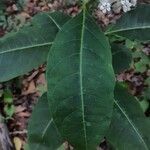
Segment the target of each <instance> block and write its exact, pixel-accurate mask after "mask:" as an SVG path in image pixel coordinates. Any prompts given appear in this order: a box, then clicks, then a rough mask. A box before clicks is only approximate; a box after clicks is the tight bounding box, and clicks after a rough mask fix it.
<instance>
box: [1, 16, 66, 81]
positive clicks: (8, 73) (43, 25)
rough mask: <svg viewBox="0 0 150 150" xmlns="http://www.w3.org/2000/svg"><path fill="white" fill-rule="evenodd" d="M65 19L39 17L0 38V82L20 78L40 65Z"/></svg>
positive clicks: (64, 17) (60, 17) (62, 17)
mask: <svg viewBox="0 0 150 150" xmlns="http://www.w3.org/2000/svg"><path fill="white" fill-rule="evenodd" d="M66 20H68V16H65V15H63V14H61V13H41V14H38V15H37V16H35V17H34V19H33V20H32V23H31V25H30V26H25V27H23V28H22V29H20V30H19V31H18V32H16V33H8V34H7V35H6V36H5V37H3V38H0V82H2V81H7V80H10V79H12V78H14V77H17V76H19V75H23V74H25V73H27V72H28V71H31V70H32V69H33V68H36V67H38V66H39V65H41V64H43V63H44V62H45V61H46V59H47V55H48V51H49V49H50V47H51V45H52V42H53V40H54V39H55V36H56V34H57V32H58V31H59V30H60V28H61V26H62V25H63V23H65V22H66Z"/></svg>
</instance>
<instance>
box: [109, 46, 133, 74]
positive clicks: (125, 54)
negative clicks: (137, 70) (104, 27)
mask: <svg viewBox="0 0 150 150" xmlns="http://www.w3.org/2000/svg"><path fill="white" fill-rule="evenodd" d="M111 49H112V57H113V68H114V71H115V73H116V74H118V73H121V72H122V71H124V70H125V69H127V68H129V66H130V64H131V61H132V53H131V51H130V50H129V49H128V48H127V47H125V46H124V45H122V44H111Z"/></svg>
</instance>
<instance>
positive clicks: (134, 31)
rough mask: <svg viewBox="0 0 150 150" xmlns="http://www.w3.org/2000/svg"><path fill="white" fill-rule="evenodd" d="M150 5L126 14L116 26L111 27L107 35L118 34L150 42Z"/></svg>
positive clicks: (141, 6)
mask: <svg viewBox="0 0 150 150" xmlns="http://www.w3.org/2000/svg"><path fill="white" fill-rule="evenodd" d="M149 14H150V5H148V4H143V5H139V6H137V7H136V8H135V9H134V10H132V11H129V12H127V13H125V14H124V15H123V16H122V17H121V18H120V19H119V20H118V21H117V23H116V24H115V25H111V27H110V28H108V30H107V31H106V35H111V34H116V35H119V36H123V37H126V38H128V39H131V40H135V39H136V40H141V41H149V40H150V34H148V33H149V32H150V19H149Z"/></svg>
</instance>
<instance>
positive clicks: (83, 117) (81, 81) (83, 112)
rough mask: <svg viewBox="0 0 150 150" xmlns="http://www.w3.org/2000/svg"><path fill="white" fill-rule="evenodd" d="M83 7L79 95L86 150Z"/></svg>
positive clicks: (84, 17)
mask: <svg viewBox="0 0 150 150" xmlns="http://www.w3.org/2000/svg"><path fill="white" fill-rule="evenodd" d="M85 11H86V10H85V7H84V8H83V20H82V28H81V43H80V73H79V76H80V94H81V105H82V121H83V131H84V135H85V136H84V138H85V148H86V150H87V134H86V125H85V109H84V96H83V74H82V72H83V68H82V67H83V66H82V65H83V64H82V61H83V42H84V32H85V25H84V24H85V19H86V16H85V13H86V12H85Z"/></svg>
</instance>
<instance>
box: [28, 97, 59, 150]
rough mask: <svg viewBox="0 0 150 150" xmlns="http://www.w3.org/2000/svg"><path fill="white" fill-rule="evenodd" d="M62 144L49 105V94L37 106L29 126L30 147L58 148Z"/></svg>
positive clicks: (36, 148) (36, 149) (34, 148)
mask: <svg viewBox="0 0 150 150" xmlns="http://www.w3.org/2000/svg"><path fill="white" fill-rule="evenodd" d="M61 144H62V140H61V137H60V134H59V133H58V131H57V128H56V126H55V124H54V122H53V119H52V117H51V114H50V110H49V107H48V100H47V94H44V95H43V96H42V97H41V98H40V99H39V102H38V103H37V105H36V106H35V108H34V110H33V113H32V116H31V119H30V121H29V126H28V147H29V149H31V150H32V149H33V150H56V149H57V148H58V147H59V146H60V145H61Z"/></svg>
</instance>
